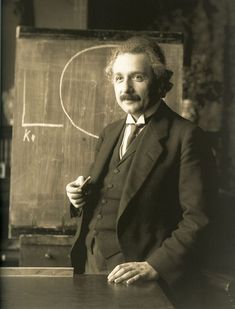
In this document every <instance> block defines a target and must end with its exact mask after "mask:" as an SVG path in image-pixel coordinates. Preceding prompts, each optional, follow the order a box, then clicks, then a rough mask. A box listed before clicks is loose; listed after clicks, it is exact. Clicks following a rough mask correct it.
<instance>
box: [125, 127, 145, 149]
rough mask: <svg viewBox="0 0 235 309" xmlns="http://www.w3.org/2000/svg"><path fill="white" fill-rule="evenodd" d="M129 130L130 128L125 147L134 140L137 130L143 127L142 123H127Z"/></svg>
mask: <svg viewBox="0 0 235 309" xmlns="http://www.w3.org/2000/svg"><path fill="white" fill-rule="evenodd" d="M129 126H130V128H131V130H130V134H129V136H128V138H127V143H126V149H127V148H128V147H129V146H130V144H131V143H132V142H133V141H134V139H135V138H136V136H137V135H138V132H139V130H140V128H142V127H143V125H137V124H134V123H132V124H129Z"/></svg>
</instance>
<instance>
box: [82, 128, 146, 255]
mask: <svg viewBox="0 0 235 309" xmlns="http://www.w3.org/2000/svg"><path fill="white" fill-rule="evenodd" d="M143 131H144V130H143ZM143 131H141V133H140V134H139V135H138V137H137V138H136V139H135V140H134V141H133V142H132V144H131V145H130V146H129V148H128V149H127V152H126V153H125V155H124V156H123V158H122V159H121V160H120V158H119V148H120V145H121V142H122V138H123V133H124V132H122V133H121V134H120V137H119V139H118V142H117V144H116V146H115V147H114V150H113V153H112V155H111V157H110V159H109V162H108V163H107V164H106V168H105V173H104V179H103V184H102V186H101V190H100V195H99V200H98V203H97V206H96V208H95V210H94V213H93V217H92V219H91V221H90V223H89V232H88V234H87V237H86V247H87V249H90V250H91V249H92V242H93V240H95V242H96V244H97V245H98V247H99V249H100V251H101V252H102V254H103V256H104V257H105V258H109V257H111V256H112V255H114V254H116V253H118V252H120V251H121V249H120V246H119V241H118V237H117V233H116V219H117V215H118V208H119V203H120V199H121V195H122V191H123V186H124V183H125V180H126V178H127V175H128V172H129V169H130V166H131V163H132V160H133V157H134V155H135V150H136V147H137V146H138V144H139V142H140V140H141V137H142V134H143Z"/></svg>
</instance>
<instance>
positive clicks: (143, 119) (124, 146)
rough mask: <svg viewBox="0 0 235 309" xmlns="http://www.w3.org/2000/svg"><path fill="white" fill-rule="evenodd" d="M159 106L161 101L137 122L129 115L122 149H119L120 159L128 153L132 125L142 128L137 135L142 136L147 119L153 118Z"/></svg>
mask: <svg viewBox="0 0 235 309" xmlns="http://www.w3.org/2000/svg"><path fill="white" fill-rule="evenodd" d="M159 105H160V101H158V102H157V103H156V104H154V105H153V106H151V107H150V108H148V109H147V110H146V111H145V113H143V114H141V115H140V116H139V118H138V119H137V121H136V120H135V119H134V117H133V116H132V115H131V114H127V117H126V128H125V131H124V135H123V140H122V144H121V146H120V149H119V157H120V159H122V157H123V156H124V154H125V153H126V150H127V140H128V137H129V135H130V133H131V125H133V124H135V125H137V126H138V125H139V126H140V127H141V128H140V129H139V131H138V133H137V135H138V134H140V132H141V131H142V130H144V128H145V123H146V121H145V120H146V118H149V117H151V116H152V115H153V114H154V113H155V112H156V111H157V109H158V107H159Z"/></svg>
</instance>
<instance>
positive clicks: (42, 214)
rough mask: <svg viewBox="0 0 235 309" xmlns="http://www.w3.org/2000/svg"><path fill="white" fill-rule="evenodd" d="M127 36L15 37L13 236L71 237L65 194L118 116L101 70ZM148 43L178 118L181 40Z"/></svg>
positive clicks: (22, 32) (39, 33) (52, 33)
mask: <svg viewBox="0 0 235 309" xmlns="http://www.w3.org/2000/svg"><path fill="white" fill-rule="evenodd" d="M133 34H136V33H134V32H130V31H121V32H120V31H82V30H58V29H57V30H50V29H34V28H28V27H20V28H18V29H17V37H16V46H17V51H16V66H15V67H16V71H15V90H16V97H15V105H14V126H13V150H12V171H11V197H10V200H11V203H10V231H11V233H10V234H11V236H17V235H19V234H21V233H25V232H32V231H33V232H38V231H42V232H44V231H46V232H47V233H48V231H50V232H51V233H65V234H66V233H70V231H73V229H74V227H75V222H74V221H73V220H71V219H70V216H69V207H68V200H67V198H66V194H65V186H66V184H67V183H68V182H70V181H72V180H74V179H76V178H77V176H78V175H82V174H84V175H86V171H87V168H88V166H89V164H90V163H91V162H92V160H93V152H94V146H95V143H96V141H97V137H98V135H99V133H100V131H101V130H102V128H103V127H104V126H105V125H106V124H108V123H110V122H112V121H113V120H115V119H118V118H120V117H123V116H124V115H123V112H122V110H121V109H120V108H119V106H118V104H116V103H115V98H114V93H113V89H112V85H111V84H109V83H108V82H107V80H106V78H105V74H104V67H105V64H106V59H107V56H108V55H109V53H110V51H111V49H112V48H113V47H115V46H116V45H118V44H119V43H120V41H122V40H124V39H126V38H128V37H129V36H132V35H133ZM138 34H139V32H138ZM148 35H149V36H152V37H155V38H156V40H157V41H158V42H159V44H160V45H161V46H162V48H163V50H164V51H165V54H166V58H167V63H168V67H169V68H170V69H171V70H172V71H174V75H173V78H172V81H173V84H174V88H173V89H172V90H171V92H170V93H169V95H168V97H167V98H166V101H167V103H168V104H169V105H170V106H171V107H172V108H173V109H174V110H176V111H177V112H180V104H181V99H182V61H183V47H182V36H181V34H178V33H174V34H172V33H159V32H148Z"/></svg>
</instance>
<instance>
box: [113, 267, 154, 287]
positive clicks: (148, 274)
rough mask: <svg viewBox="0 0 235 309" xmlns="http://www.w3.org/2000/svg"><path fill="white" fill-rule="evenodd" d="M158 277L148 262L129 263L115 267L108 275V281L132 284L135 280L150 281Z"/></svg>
mask: <svg viewBox="0 0 235 309" xmlns="http://www.w3.org/2000/svg"><path fill="white" fill-rule="evenodd" d="M158 277H159V275H158V273H157V271H156V270H155V269H154V268H153V267H152V266H151V265H149V263H148V262H129V263H123V264H120V265H117V266H116V267H115V268H114V269H113V270H112V271H111V273H110V274H109V275H108V281H109V282H114V283H120V282H126V283H127V284H132V283H134V282H135V281H137V280H144V281H150V280H154V279H158Z"/></svg>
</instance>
